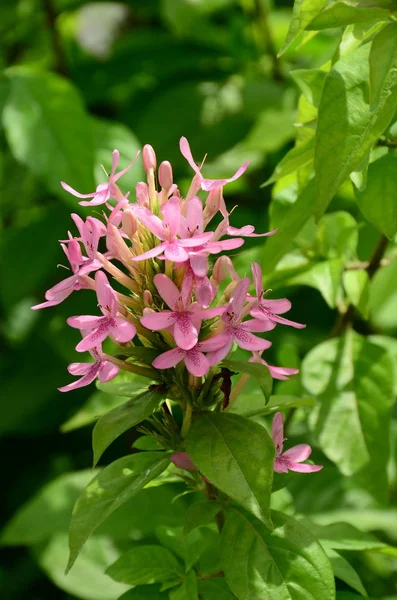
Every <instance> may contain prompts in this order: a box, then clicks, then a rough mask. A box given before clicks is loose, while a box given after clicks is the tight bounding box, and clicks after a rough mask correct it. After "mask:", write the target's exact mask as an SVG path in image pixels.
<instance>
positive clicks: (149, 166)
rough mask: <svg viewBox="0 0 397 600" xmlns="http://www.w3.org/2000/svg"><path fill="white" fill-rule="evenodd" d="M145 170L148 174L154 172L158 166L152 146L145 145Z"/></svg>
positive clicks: (143, 155)
mask: <svg viewBox="0 0 397 600" xmlns="http://www.w3.org/2000/svg"><path fill="white" fill-rule="evenodd" d="M142 157H143V168H144V169H145V172H146V173H149V171H154V170H155V169H156V165H157V159H156V153H155V151H154V150H153V148H152V146H151V145H150V144H145V145H144V147H143V151H142Z"/></svg>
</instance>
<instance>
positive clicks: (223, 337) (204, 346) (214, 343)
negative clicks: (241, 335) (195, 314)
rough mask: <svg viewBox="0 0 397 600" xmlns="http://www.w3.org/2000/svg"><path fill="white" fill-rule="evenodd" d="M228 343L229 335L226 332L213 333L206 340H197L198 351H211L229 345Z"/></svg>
mask: <svg viewBox="0 0 397 600" xmlns="http://www.w3.org/2000/svg"><path fill="white" fill-rule="evenodd" d="M229 344H230V336H229V335H228V334H227V333H219V334H218V335H214V336H213V337H211V338H208V339H207V340H203V341H202V342H199V344H198V349H199V350H200V352H211V351H213V350H219V349H220V348H223V347H225V346H229Z"/></svg>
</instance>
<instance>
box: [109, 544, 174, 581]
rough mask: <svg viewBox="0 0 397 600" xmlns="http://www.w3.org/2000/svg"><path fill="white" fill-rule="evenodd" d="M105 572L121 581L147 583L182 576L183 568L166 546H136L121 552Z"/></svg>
mask: <svg viewBox="0 0 397 600" xmlns="http://www.w3.org/2000/svg"><path fill="white" fill-rule="evenodd" d="M106 573H107V575H109V576H110V577H111V578H112V579H114V580H115V581H120V582H121V583H128V585H147V584H150V583H163V582H164V581H169V580H171V581H173V580H175V579H178V578H179V577H181V576H182V574H183V569H182V568H181V565H180V564H179V562H178V561H177V560H176V558H175V556H174V555H173V554H171V552H170V551H169V550H167V549H166V548H162V547H161V546H137V547H135V548H131V550H128V551H127V552H125V553H124V554H122V555H121V556H120V558H119V559H118V560H116V562H115V563H113V564H112V565H111V566H110V567H109V568H108V570H107V571H106Z"/></svg>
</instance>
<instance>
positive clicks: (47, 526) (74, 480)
mask: <svg viewBox="0 0 397 600" xmlns="http://www.w3.org/2000/svg"><path fill="white" fill-rule="evenodd" d="M92 475H93V472H92V471H91V470H88V469H87V470H86V471H79V472H77V473H66V474H65V475H61V477H58V478H57V479H55V480H54V481H51V483H48V484H47V485H46V486H44V487H43V488H42V489H41V490H40V491H38V493H37V494H36V495H35V496H34V497H33V498H32V499H31V500H28V501H27V502H26V504H24V505H23V506H22V507H21V508H20V509H19V510H18V512H17V513H16V514H15V515H14V516H13V517H12V519H11V520H10V521H8V523H7V525H6V526H5V528H4V529H3V531H2V534H1V538H0V543H1V544H3V545H5V546H14V545H15V546H23V545H26V546H28V545H30V544H35V543H37V542H41V541H43V540H45V539H47V538H49V537H50V536H52V535H53V534H54V533H56V532H58V531H65V532H66V531H67V528H68V525H69V521H70V512H71V507H72V506H73V504H74V502H75V501H76V500H77V498H78V497H79V495H80V493H81V490H82V489H83V488H84V487H85V486H86V485H87V484H88V483H89V482H90V481H91V479H92Z"/></svg>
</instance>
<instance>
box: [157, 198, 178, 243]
mask: <svg viewBox="0 0 397 600" xmlns="http://www.w3.org/2000/svg"><path fill="white" fill-rule="evenodd" d="M161 212H162V213H163V216H164V219H163V222H164V224H166V225H168V229H169V232H170V234H171V235H172V236H174V235H176V233H177V232H178V230H179V225H180V221H181V207H180V206H179V198H177V197H176V196H173V197H172V198H170V199H169V200H168V202H166V203H165V204H162V205H161Z"/></svg>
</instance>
